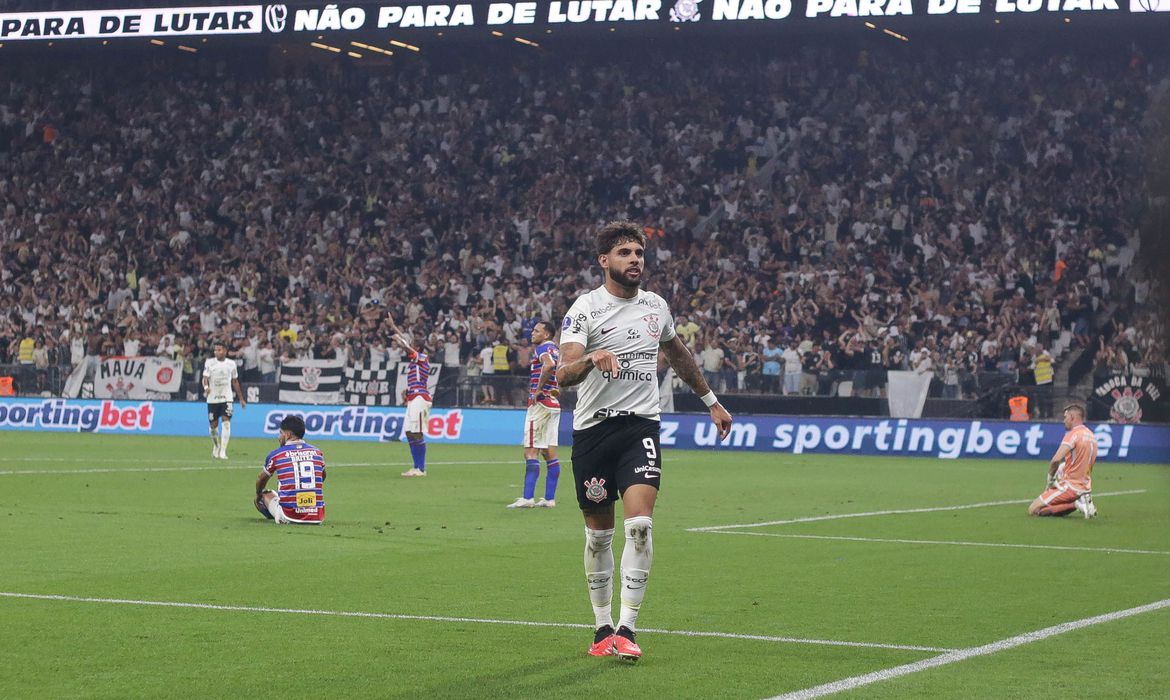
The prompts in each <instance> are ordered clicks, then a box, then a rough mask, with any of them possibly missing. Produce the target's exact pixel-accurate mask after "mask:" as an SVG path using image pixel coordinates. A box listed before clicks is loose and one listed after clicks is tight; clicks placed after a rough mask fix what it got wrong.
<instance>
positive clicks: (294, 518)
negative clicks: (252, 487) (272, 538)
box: [254, 416, 325, 525]
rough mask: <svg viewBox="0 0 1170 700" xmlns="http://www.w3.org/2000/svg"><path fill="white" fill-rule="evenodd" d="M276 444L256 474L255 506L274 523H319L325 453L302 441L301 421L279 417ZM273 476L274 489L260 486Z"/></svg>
mask: <svg viewBox="0 0 1170 700" xmlns="http://www.w3.org/2000/svg"><path fill="white" fill-rule="evenodd" d="M278 440H279V441H280V447H278V448H276V449H275V450H273V451H272V452H269V453H268V458H267V459H265V460H264V469H263V470H261V471H260V475H259V476H258V477H256V500H255V502H254V505H255V506H256V510H258V511H260V514H261V515H263V516H264V517H265V518H268V519H270V520H272V521H273V522H275V523H276V524H277V525H320V524H321V523H323V522H324V521H325V491H324V487H325V455H323V454H321V450H319V449H317V448H316V447H313V446H312V445H310V444H309V443H307V442H305V421H304V419H303V418H301V417H300V416H285V417H284V419H283V420H282V421H280V437H279V438H278ZM273 476H275V477H276V479H277V482H278V483H279V486H278V487H277V489H278V490H276V491H271V490H267V489H265V488H264V487H265V486H266V485H268V480H269V479H271V478H272V477H273Z"/></svg>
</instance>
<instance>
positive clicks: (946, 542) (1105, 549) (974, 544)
mask: <svg viewBox="0 0 1170 700" xmlns="http://www.w3.org/2000/svg"><path fill="white" fill-rule="evenodd" d="M715 534H717V535H750V536H753V537H785V538H788V539H793V540H841V541H844V542H891V543H895V544H942V545H952V546H957V547H1007V548H1009V549H1057V550H1062V551H1069V552H1106V553H1109V554H1170V551H1163V550H1158V549H1118V548H1116V547H1072V546H1065V545H1058V544H1012V543H1007V542H965V541H962V540H903V539H894V538H885V537H847V536H844V535H789V534H784V533H779V532H716V533H715Z"/></svg>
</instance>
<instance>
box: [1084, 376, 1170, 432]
mask: <svg viewBox="0 0 1170 700" xmlns="http://www.w3.org/2000/svg"><path fill="white" fill-rule="evenodd" d="M1164 396H1165V391H1164V389H1163V387H1162V385H1161V383H1160V382H1159V381H1158V380H1157V379H1154V378H1152V377H1145V376H1142V375H1138V374H1118V375H1114V376H1111V377H1107V378H1104V379H1102V380H1100V381H1099V382H1098V383H1097V386H1095V387H1093V393H1092V395H1091V396H1090V397H1089V398H1090V401H1089V417H1090V418H1104V417H1106V416H1108V417H1109V420H1111V421H1113V422H1114V423H1141V422H1142V421H1143V420H1150V419H1153V420H1159V419H1164V418H1165V414H1166V410H1167V406H1166V402H1165V400H1164V399H1163V397H1164Z"/></svg>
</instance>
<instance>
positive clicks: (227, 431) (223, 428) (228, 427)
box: [219, 420, 232, 459]
mask: <svg viewBox="0 0 1170 700" xmlns="http://www.w3.org/2000/svg"><path fill="white" fill-rule="evenodd" d="M231 439H232V424H231V421H226V420H225V421H224V422H223V423H220V428H219V454H220V456H222V457H224V458H225V459H226V458H227V444H228V440H231Z"/></svg>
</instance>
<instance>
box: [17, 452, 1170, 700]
mask: <svg viewBox="0 0 1170 700" xmlns="http://www.w3.org/2000/svg"><path fill="white" fill-rule="evenodd" d="M273 446H274V443H272V442H267V441H259V440H241V439H237V440H233V441H232V443H231V452H232V459H231V460H230V461H228V462H226V463H225V462H217V461H214V460H212V459H211V457H210V441H209V440H207V439H202V440H197V439H187V438H146V437H121V436H100V435H60V434H58V435H48V434H35V435H32V434H19V433H11V432H9V433H0V491H2V493H3V494H4V499H3V504H2V505H0V552H2V553H3V557H2V563H0V621H2V623H3V624H2V626H0V629H2V630H3V642H0V697H2V698H58V697H85V698H89V697H101V698H105V697H108V698H128V697H135V698H137V697H163V696H167V697H223V698H243V697H262V696H268V695H272V694H280V695H288V694H294V695H301V694H304V695H320V696H324V697H344V698H350V697H371V698H494V697H501V698H503V697H531V698H583V697H597V696H606V695H615V694H620V696H621V697H630V698H648V699H649V698H770V697H775V696H778V695H783V694H785V693H790V692H795V691H800V690H802V689H806V688H810V687H815V686H819V685H821V684H826V683H831V682H834V681H838V680H840V679H845V678H850V677H854V676H859V675H863V674H867V673H871V672H875V671H881V670H883V669H889V668H893V667H897V666H901V665H904V664H909V663H913V662H917V661H921V660H924V659H929V658H932V657H936V656H938V655H939V654H941V653H944V650H951V649H967V648H970V647H978V646H980V645H984V644H988V643H991V642H996V641H998V640H1003V639H1006V638H1010V637H1014V636H1016V635H1019V634H1023V633H1026V632H1030V631H1035V630H1041V629H1044V628H1048V627H1051V626H1053V625H1057V624H1060V623H1064V622H1070V621H1074V620H1080V619H1084V618H1088V617H1092V616H1095V615H1102V614H1106V613H1111V612H1115V611H1119V610H1124V609H1128V608H1133V607H1136V606H1140V605H1145V604H1149V603H1154V602H1158V601H1163V600H1166V599H1170V536H1168V534H1167V533H1170V506H1168V502H1170V467H1167V466H1166V465H1117V464H1110V463H1108V462H1102V463H1100V464H1098V465H1097V468H1096V471H1095V475H1094V476H1095V478H1094V490H1095V492H1096V493H1098V494H1108V493H1113V492H1133V493H1126V494H1125V495H1117V496H1108V495H1100V496H1098V497H1097V499H1096V500H1097V504H1098V508H1099V510H1100V515H1099V517H1098V518H1097V519H1095V520H1091V521H1086V520H1083V519H1082V518H1081V517H1080V516H1079V514H1077V515H1074V516H1072V517H1069V518H1064V519H1029V518H1028V517H1027V516H1026V515H1025V508H1026V501H1027V500H1030V499H1031V498H1033V497H1034V496H1035V495H1036V494H1037V493H1038V492H1039V491H1040V490H1041V487H1042V486H1043V483H1044V472H1045V464H1044V463H1043V462H1039V461H1038V462H1031V463H1025V462H1018V461H990V460H958V461H945V460H934V459H897V458H888V457H885V458H868V457H843V456H811V455H800V456H793V455H780V454H775V455H774V454H761V453H744V452H729V451H722V452H721V451H704V452H683V451H677V450H676V451H670V450H668V451H667V452H666V454H665V469H664V471H665V473H664V483H663V491H662V493H661V495H660V498H659V501H658V508H657V512H656V513H655V518H654V550H655V555H654V565H653V570H652V573H651V577H650V582H649V587H648V592H647V596H646V601H645V605H644V607H643V609H642V613H641V617H640V619H639V627H640V628H641V629H642V632H641V633H640V634H639V636H638V641H639V643H640V644H641V645H642V648H643V650H644V652H645V657H644V658H643V659H642V661H641V662H639V663H638V664H636V665H627V664H622V663H619V662H617V661H615V660H614V659H598V658H590V657H588V656H586V654H585V650H586V648H587V646H588V644H589V642H590V641H591V638H592V637H591V632H590V630H589V629H587V626H588V625H590V624H591V623H592V613H591V610H590V607H589V602H588V597H587V591H586V588H585V584H584V575H583V572H582V564H581V560H582V547H583V532H582V521H581V517H580V515H579V513H578V511H577V508H576V504H575V500H574V498H573V488H572V476H571V471H570V469H569V459H568V452H569V450H567V449H566V450H563V452H564V454H563V455H562V457H563V459H564V463H565V469H564V473H563V476H562V480H561V486H560V490H559V493H558V503H559V506H558V507H557V508H556V509H553V510H528V511H512V510H507V509H505V508H504V506H505V505H506V504H507V503H509V502H511V501H512V500H513V499H514V498H516V497H517V496H518V495H519V492H520V484H521V481H522V476H523V469H524V468H523V462H522V459H521V454H520V453H521V450H520V448H519V447H515V448H507V447H468V446H458V447H457V446H446V445H440V444H434V443H432V444H431V445H430V448H429V452H428V458H429V461H430V462H431V467H430V475H429V476H428V477H427V478H425V479H403V478H401V477H400V476H398V474H399V472H401V471H402V470H403V469H404V468H406V466H407V462H408V460H409V453H408V451H407V448H406V446H405V445H404V444H393V445H379V444H371V443H354V442H332V443H330V442H323V443H320V446H321V447H322V448H323V449H324V450H325V453H326V458H327V460H328V462H329V464H330V465H331V466H330V469H329V480H328V482H327V484H326V499H327V502H328V521H327V523H326V525H325V526H323V527H320V528H297V527H276V526H273V525H271V524H269V523H268V522H266V521H264V520H262V519H261V518H260V517H259V516H258V514H257V513H256V512H255V510H254V509H253V508H252V504H251V499H252V484H253V480H254V478H255V476H256V474H257V472H258V471H259V464H260V461H261V459H262V458H263V455H264V454H266V453H267V451H268V450H269V449H271V448H272V447H273ZM542 472H543V468H542ZM542 489H543V474H542V477H541V482H540V484H539V485H538V495H540V493H541V491H542ZM999 501H1018V502H1014V503H1005V504H1000V505H984V506H979V507H972V508H966V509H955V510H922V511H920V512H909V513H891V514H880V515H870V516H864V517H849V518H828V519H821V520H810V521H804V522H795V523H786V524H773V525H767V526H760V527H747V528H736V529H726V530H719V531H693V530H692V528H704V527H715V526H725V525H752V524H756V523H766V522H772V521H784V520H794V519H800V518H812V517H818V516H832V515H844V514H852V513H872V512H880V511H889V510H903V511H904V510H916V509H929V508H935V507H943V506H963V505H971V504H979V503H996V502H999ZM989 544H997V545H1013V546H1010V547H1005V546H984V545H989ZM621 547H622V542H621V536H620V534H619V535H618V537H617V538H616V540H615V543H614V549H615V554H616V555H617V556H618V558H619V560H620V553H621ZM1121 550H1126V551H1121ZM11 594H27V595H32V596H63V597H64V598H44V597H39V598H37V597H14V596H13V595H11ZM81 599H86V600H81ZM111 601H125V602H111ZM145 601H153V602H167V603H181V604H203V605H205V606H218V607H194V606H191V605H184V606H162V605H147V604H145ZM262 608H266V609H268V610H262ZM308 610H313V611H323V612H328V613H338V612H346V613H371V614H375V615H373V616H362V615H349V616H344V615H336V614H311V613H309V612H304V611H308ZM296 611H301V612H296ZM615 611H616V606H615ZM410 616H418V617H417V618H415V617H410ZM491 621H495V623H493V622H491ZM519 623H539V624H519ZM574 625H576V626H574ZM654 630H658V631H654ZM684 632H691V633H694V632H703V633H719V635H717V636H694V635H686V634H681V633H684ZM752 637H762V638H752ZM826 641H835V642H859V643H864V645H860V646H850V645H839V644H826V643H823V642H826ZM882 645H885V646H882ZM1167 658H1170V607H1167V608H1161V609H1157V610H1153V611H1151V612H1148V613H1144V614H1140V615H1134V616H1132V617H1127V618H1124V619H1117V620H1112V621H1108V622H1103V623H1101V624H1096V625H1093V626H1090V627H1085V628H1082V629H1078V630H1075V631H1071V632H1068V633H1065V634H1060V635H1057V636H1052V637H1050V638H1047V639H1044V640H1041V641H1037V642H1034V643H1030V644H1026V645H1023V646H1018V647H1015V648H1011V649H1007V650H1004V651H1001V652H998V653H993V654H988V655H985V656H980V657H978V658H971V659H967V660H964V661H959V662H957V663H951V664H947V665H944V666H940V667H937V668H932V669H928V670H923V671H921V672H917V673H912V674H909V675H905V676H903V677H900V678H895V679H892V680H886V681H881V682H877V683H873V684H871V685H866V686H864V687H860V688H855V689H853V690H848V691H846V692H844V693H842V694H841V697H854V698H863V697H864V698H915V697H918V698H936V697H948V698H950V697H970V698H1034V697H1035V698H1038V697H1048V696H1055V695H1065V696H1073V697H1168V693H1170V690H1167V689H1168V688H1170V664H1168V663H1167V662H1166V659H1167Z"/></svg>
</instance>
